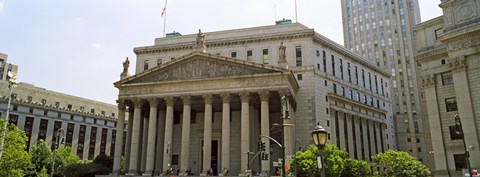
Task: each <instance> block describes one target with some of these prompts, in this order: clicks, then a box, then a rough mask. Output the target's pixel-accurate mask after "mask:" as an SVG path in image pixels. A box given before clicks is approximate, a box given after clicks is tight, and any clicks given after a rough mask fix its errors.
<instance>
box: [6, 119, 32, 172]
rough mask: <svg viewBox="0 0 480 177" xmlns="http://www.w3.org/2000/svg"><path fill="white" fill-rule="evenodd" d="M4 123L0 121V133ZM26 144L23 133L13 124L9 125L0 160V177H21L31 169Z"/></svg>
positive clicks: (25, 137)
mask: <svg viewBox="0 0 480 177" xmlns="http://www.w3.org/2000/svg"><path fill="white" fill-rule="evenodd" d="M4 122H5V121H4V119H0V132H3V127H4V124H3V123H4ZM0 136H1V135H0ZM26 143H27V136H26V135H25V132H24V131H22V130H20V129H18V128H17V127H16V126H15V125H14V124H9V125H8V126H7V131H6V134H5V139H4V146H3V152H2V158H0V169H1V170H0V176H9V177H10V176H11V177H17V176H18V177H22V176H24V175H25V171H26V170H27V169H29V168H32V167H33V165H32V163H31V156H30V154H28V152H27V151H26V148H27V146H26Z"/></svg>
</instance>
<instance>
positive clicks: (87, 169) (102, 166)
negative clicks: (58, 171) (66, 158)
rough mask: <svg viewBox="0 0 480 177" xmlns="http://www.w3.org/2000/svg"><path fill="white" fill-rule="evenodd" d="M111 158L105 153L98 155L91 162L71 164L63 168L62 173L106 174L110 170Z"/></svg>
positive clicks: (77, 175) (73, 176)
mask: <svg viewBox="0 0 480 177" xmlns="http://www.w3.org/2000/svg"><path fill="white" fill-rule="evenodd" d="M112 167H113V158H112V157H109V156H107V155H105V154H101V155H98V156H97V157H95V159H93V161H92V162H90V163H86V164H72V165H69V166H67V167H66V168H65V170H64V171H63V175H65V176H68V177H94V176H95V175H108V174H109V173H110V172H112Z"/></svg>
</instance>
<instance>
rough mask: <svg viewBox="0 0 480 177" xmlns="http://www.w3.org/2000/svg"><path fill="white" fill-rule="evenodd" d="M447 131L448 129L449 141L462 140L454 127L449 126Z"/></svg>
mask: <svg viewBox="0 0 480 177" xmlns="http://www.w3.org/2000/svg"><path fill="white" fill-rule="evenodd" d="M448 129H450V139H451V140H461V139H462V134H457V131H456V130H455V126H454V125H452V126H449V127H448Z"/></svg>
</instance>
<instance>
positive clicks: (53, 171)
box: [50, 128, 65, 177]
mask: <svg viewBox="0 0 480 177" xmlns="http://www.w3.org/2000/svg"><path fill="white" fill-rule="evenodd" d="M63 134H65V133H64V131H63V129H62V128H60V129H58V130H57V139H56V144H54V145H53V162H52V173H51V174H50V176H52V177H53V175H54V174H55V152H56V150H57V148H58V146H60V143H61V142H62V141H61V139H62V138H63ZM60 135H62V137H60Z"/></svg>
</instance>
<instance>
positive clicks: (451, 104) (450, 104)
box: [445, 97, 457, 112]
mask: <svg viewBox="0 0 480 177" xmlns="http://www.w3.org/2000/svg"><path fill="white" fill-rule="evenodd" d="M445 107H446V108H447V112H450V111H456V110H457V98H455V97H452V98H446V99H445Z"/></svg>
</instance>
